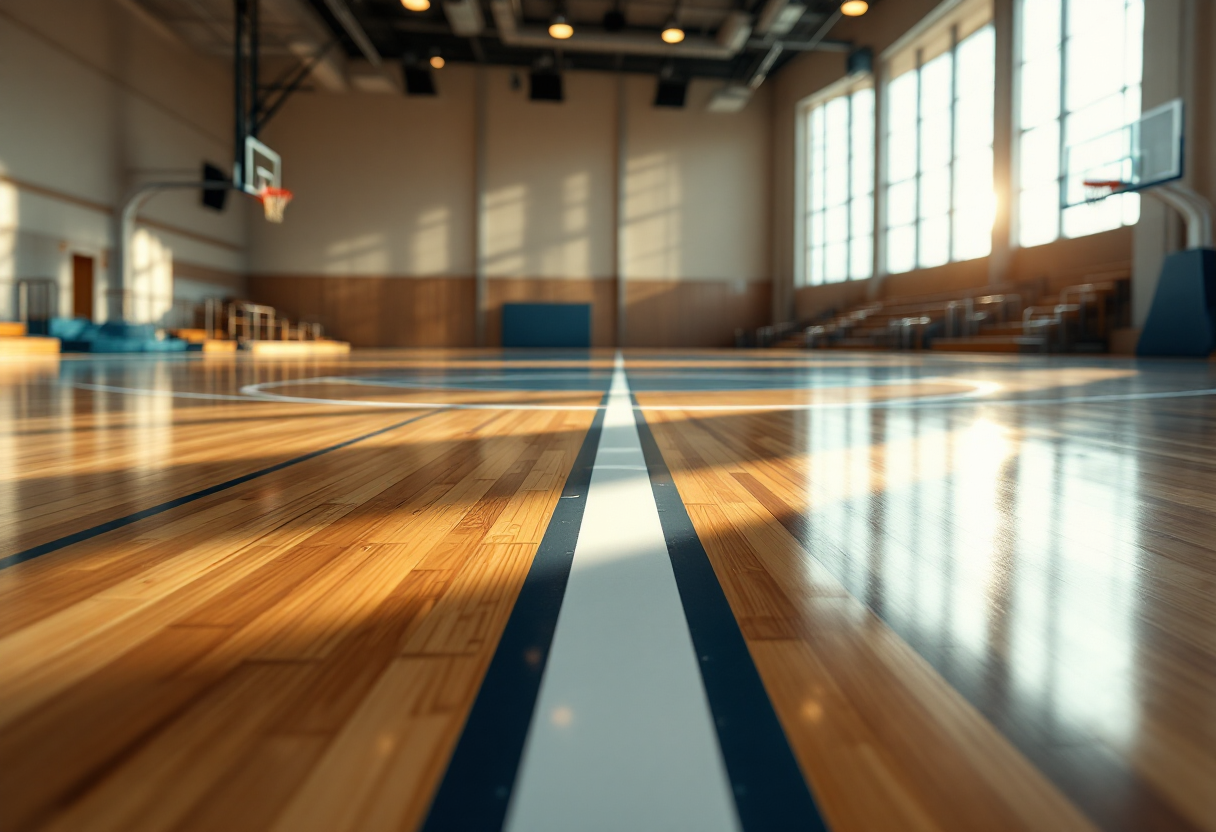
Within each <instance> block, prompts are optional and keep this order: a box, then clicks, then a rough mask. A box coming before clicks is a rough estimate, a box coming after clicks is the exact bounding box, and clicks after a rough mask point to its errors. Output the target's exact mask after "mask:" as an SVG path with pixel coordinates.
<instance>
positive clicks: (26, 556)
mask: <svg viewBox="0 0 1216 832" xmlns="http://www.w3.org/2000/svg"><path fill="white" fill-rule="evenodd" d="M440 412H443V411H440V410H432V411H431V412H429V413H424V414H422V415H421V416H415V417H413V418H412V419H406V420H405V421H404V422H398V423H397V424H395V425H389V426H388V427H386V428H380V429H379V430H374V431H372V432H371V433H365V434H363V435H362V436H356V437H355V438H354V439H347V440H346V441H345V442H339V443H338V444H337V445H330V446H329V447H328V448H321V449H320V450H316V451H310V452H309V453H306V454H304V455H303V456H297V457H295V458H294V459H289V460H287V461H285V462H280V463H278V464H276V465H271V466H270V467H269V468H263V469H262V470H260V471H254V472H253V473H251V474H245V475H244V476H240V477H237V478H236V479H231V480H228V481H227V482H222V483H220V484H219V485H212V486H209V487H207V488H204V489H203V490H201V491H195V492H194V493H193V494H187V495H186V496H184V497H178V498H176V499H173V500H169V501H168V502H165V503H161V504H160V505H156V506H152V507H151V508H145V509H141V510H140V511H137V512H135V513H134V514H128V515H127V516H126V517H119V518H118V519H116V520H107V521H106V522H105V523H101V524H99V525H97V526H93V527H92V528H91V529H84V530H83V531H79V532H74V533H73V534H69V535H65V536H64V537H61V538H58V539H57V540H52V541H49V542H47V543H43V544H40V545H38V546H34V547H33V548H31V549H26V550H25V551H24V552H17V553H16V554H12V555H8V556H6V557H3V558H0V569H7V568H8V567H10V566H16V565H17V564H19V563H25V562H26V561H30V560H33V559H34V558H36V557H40V556H42V555H47V554H50V553H51V552H57V551H59V550H60V549H63V548H65V547H67V546H71V545H72V544H73V543H80V542H81V541H83V540H88V539H90V538H93V537H97V536H98V535H101V534H105V533H106V532H112V531H114V530H115V529H121V528H122V527H123V526H129V525H131V524H132V523H138V522H139V521H140V520H146V519H147V518H149V517H154V516H156V515H157V514H161V513H163V512H166V511H168V510H169V509H173V508H177V507H178V506H184V505H186V504H187V503H192V502H194V501H195V500H201V499H202V498H203V497H210V496H211V495H212V494H216V493H218V492H220V491H225V490H227V489H229V488H233V487H234V486H238V485H240V484H242V483H246V482H249V481H250V480H256V479H257V478H258V477H264V476H266V475H267V474H273V473H274V472H275V471H282V470H283V469H284V468H290V467H291V466H293V465H299V464H300V463H301V462H307V461H308V460H310V459H315V458H316V457H319V456H321V455H322V454H327V453H329V452H330V451H337V450H339V449H341V448H346V447H348V446H350V445H354V444H355V443H356V442H362V441H363V440H365V439H371V438H372V437H373V436H379V435H380V434H382V433H388V432H389V431H391V430H396V429H397V428H401V427H405V426H406V425H408V424H410V423H411V422H417V421H418V420H419V419H425V418H427V417H428V416H434V415H435V414H436V413H440Z"/></svg>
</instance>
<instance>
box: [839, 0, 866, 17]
mask: <svg viewBox="0 0 1216 832" xmlns="http://www.w3.org/2000/svg"><path fill="white" fill-rule="evenodd" d="M869 10H870V4H869V3H867V2H866V0H844V2H843V3H841V4H840V13H841V14H843V15H847V16H848V17H861V16H862V15H863V14H865V13H866V12H868V11H869Z"/></svg>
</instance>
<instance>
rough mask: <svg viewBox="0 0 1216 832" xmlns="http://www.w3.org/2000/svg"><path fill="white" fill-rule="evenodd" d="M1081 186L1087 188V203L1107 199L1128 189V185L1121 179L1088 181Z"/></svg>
mask: <svg viewBox="0 0 1216 832" xmlns="http://www.w3.org/2000/svg"><path fill="white" fill-rule="evenodd" d="M1081 184H1082V185H1084V186H1085V201H1086V202H1097V201H1098V200H1099V199H1106V198H1107V197H1108V196H1110V195H1111V194H1116V193H1118V192H1119V191H1122V190H1123V189H1125V188H1126V187H1127V183H1126V182H1123V181H1122V180H1119V179H1086V180H1084V181H1083V182H1082V183H1081Z"/></svg>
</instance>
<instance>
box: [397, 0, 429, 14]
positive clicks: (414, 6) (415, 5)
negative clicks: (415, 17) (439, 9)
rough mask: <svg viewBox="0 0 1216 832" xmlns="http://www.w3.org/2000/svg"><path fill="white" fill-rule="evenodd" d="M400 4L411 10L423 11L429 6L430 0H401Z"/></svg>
mask: <svg viewBox="0 0 1216 832" xmlns="http://www.w3.org/2000/svg"><path fill="white" fill-rule="evenodd" d="M401 5H403V6H405V7H406V8H407V9H409V10H410V11H412V12H424V11H426V10H427V9H429V8H430V7H431V0H401Z"/></svg>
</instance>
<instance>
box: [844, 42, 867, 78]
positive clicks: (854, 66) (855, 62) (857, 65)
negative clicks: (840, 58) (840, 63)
mask: <svg viewBox="0 0 1216 832" xmlns="http://www.w3.org/2000/svg"><path fill="white" fill-rule="evenodd" d="M845 68H846V69H847V70H848V73H849V74H850V75H858V74H861V73H865V74H869V73H871V72H873V71H874V50H873V49H871V48H870V47H868V46H863V47H861V48H860V49H854V50H853V51H852V52H850V53H849V58H848V61H847V63H846V64H845Z"/></svg>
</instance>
